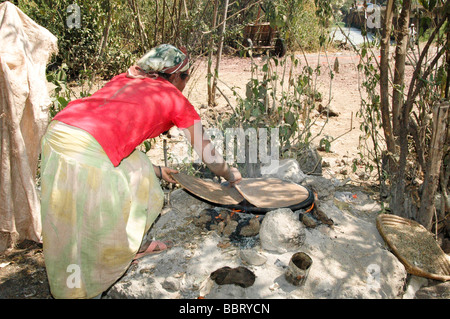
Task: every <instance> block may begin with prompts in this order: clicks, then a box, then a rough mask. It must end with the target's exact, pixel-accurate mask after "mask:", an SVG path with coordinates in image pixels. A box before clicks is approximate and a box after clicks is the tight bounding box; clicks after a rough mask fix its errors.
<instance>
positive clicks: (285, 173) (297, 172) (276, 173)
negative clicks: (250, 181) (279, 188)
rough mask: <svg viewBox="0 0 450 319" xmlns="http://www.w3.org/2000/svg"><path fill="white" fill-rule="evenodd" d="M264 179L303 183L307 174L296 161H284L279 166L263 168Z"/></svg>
mask: <svg viewBox="0 0 450 319" xmlns="http://www.w3.org/2000/svg"><path fill="white" fill-rule="evenodd" d="M261 175H262V176H263V177H275V178H279V179H283V180H287V181H291V182H294V183H301V182H302V181H303V180H304V179H305V178H306V175H305V173H303V172H302V170H301V169H300V165H299V164H298V162H297V161H296V160H295V159H292V158H289V159H282V160H280V161H278V165H273V164H272V165H266V166H262V167H261Z"/></svg>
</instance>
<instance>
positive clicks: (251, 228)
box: [239, 217, 261, 237]
mask: <svg viewBox="0 0 450 319" xmlns="http://www.w3.org/2000/svg"><path fill="white" fill-rule="evenodd" d="M260 228H261V224H260V222H259V219H258V218H257V217H253V218H252V219H250V220H249V222H248V225H245V226H243V227H242V228H241V230H240V231H239V235H241V236H244V237H252V236H256V235H258V233H259V229H260Z"/></svg>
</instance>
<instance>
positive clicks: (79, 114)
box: [53, 73, 200, 166]
mask: <svg viewBox="0 0 450 319" xmlns="http://www.w3.org/2000/svg"><path fill="white" fill-rule="evenodd" d="M53 119H54V120H58V121H61V122H63V123H66V124H68V125H72V126H75V127H78V128H80V129H83V130H85V131H86V132H88V133H89V134H91V135H92V136H93V137H94V138H95V139H96V140H97V142H98V143H99V144H100V145H101V146H102V148H103V150H104V151H105V153H106V155H108V157H109V159H110V160H111V162H112V163H113V165H114V166H117V165H119V164H120V162H121V161H122V159H123V158H125V157H127V156H128V155H130V153H131V152H133V151H134V149H135V148H136V147H137V146H138V145H140V144H141V143H142V142H143V141H145V140H146V139H149V138H153V137H156V136H158V135H160V134H161V133H163V132H165V131H167V130H169V129H170V128H171V127H172V126H174V125H175V126H177V127H179V128H181V129H183V128H188V127H189V126H191V125H193V124H194V122H195V121H199V120H200V117H199V115H198V113H197V112H196V111H195V109H194V107H193V106H192V104H191V103H190V102H189V101H188V99H186V97H185V96H184V95H183V94H182V93H181V92H180V91H179V90H178V89H177V88H176V87H175V86H174V85H173V84H171V83H170V82H169V81H167V80H165V79H163V78H161V77H158V78H157V79H150V78H145V79H131V78H128V77H127V76H126V74H125V73H123V74H120V75H118V76H116V77H114V78H113V79H112V80H111V81H109V82H108V83H107V84H106V85H105V86H104V87H103V88H102V89H100V90H99V91H97V92H96V93H94V94H93V95H91V96H90V97H86V98H83V99H79V100H74V101H72V102H70V103H69V104H68V105H67V107H66V108H64V110H62V111H61V112H59V113H58V114H57V115H56V116H55V117H54V118H53Z"/></svg>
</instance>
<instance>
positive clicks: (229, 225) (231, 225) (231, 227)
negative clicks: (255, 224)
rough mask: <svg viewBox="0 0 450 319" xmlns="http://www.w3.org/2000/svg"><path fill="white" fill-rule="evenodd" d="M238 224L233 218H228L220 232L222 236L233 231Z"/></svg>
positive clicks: (228, 234)
mask: <svg viewBox="0 0 450 319" xmlns="http://www.w3.org/2000/svg"><path fill="white" fill-rule="evenodd" d="M237 225H238V222H237V221H235V220H230V221H229V222H228V223H227V224H226V226H225V227H224V229H223V231H222V234H223V235H224V236H230V235H231V234H232V233H234V231H235V230H236V227H237Z"/></svg>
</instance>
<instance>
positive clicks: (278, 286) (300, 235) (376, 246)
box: [106, 191, 445, 299]
mask: <svg viewBox="0 0 450 319" xmlns="http://www.w3.org/2000/svg"><path fill="white" fill-rule="evenodd" d="M172 194H173V196H172V197H171V204H172V207H170V208H169V210H168V211H166V213H165V214H164V215H163V216H161V218H160V219H159V220H158V221H157V222H156V224H155V225H154V227H153V230H152V234H153V236H154V237H156V238H157V239H171V240H174V241H175V246H174V247H173V248H171V249H170V250H169V251H167V252H164V253H161V254H157V255H150V256H147V257H144V258H142V259H141V261H140V262H139V264H137V265H133V266H132V267H131V268H130V270H129V271H128V273H127V274H126V275H125V276H123V277H122V278H121V279H120V280H119V281H118V282H117V283H116V284H115V285H114V286H113V287H112V288H111V289H110V290H109V292H108V294H107V296H106V298H121V299H127V298H182V299H196V298H198V297H200V296H202V297H205V298H208V299H211V298H221V299H239V298H250V299H271V298H312V299H320V298H323V299H340V298H341V299H342V298H364V299H374V298H380V299H381V298H383V299H394V298H402V296H403V293H404V287H405V282H406V278H407V274H406V271H405V267H404V266H403V265H402V264H401V263H400V262H399V261H398V259H397V258H396V257H395V256H394V255H393V254H392V253H391V252H390V251H389V250H388V249H387V248H386V245H385V243H384V241H383V239H382V238H381V236H380V235H379V233H378V231H377V229H376V226H375V216H373V215H372V214H370V215H368V216H364V218H362V216H360V215H361V214H356V211H354V210H353V209H347V207H346V209H344V210H342V209H341V208H340V207H339V206H337V205H335V202H337V200H336V199H335V198H334V196H333V198H332V199H330V200H322V201H321V202H320V204H321V209H323V211H324V212H326V214H327V216H328V217H329V218H331V219H333V221H334V226H333V227H329V226H327V225H324V224H321V225H318V226H317V227H316V228H314V229H308V228H304V227H303V226H302V224H301V222H300V221H299V219H298V214H296V213H293V212H292V211H291V210H289V209H280V210H277V211H272V212H269V213H266V215H265V216H264V219H263V222H262V223H261V231H262V233H263V234H261V231H260V239H261V241H260V245H257V246H255V247H253V248H252V249H251V251H250V252H249V251H248V250H247V251H241V250H240V249H239V247H236V246H234V245H232V244H231V243H230V242H228V241H227V240H226V238H225V237H224V236H220V235H219V234H218V233H217V232H215V231H211V232H208V231H205V229H204V228H203V229H202V228H200V227H197V226H195V225H194V223H193V222H192V221H193V217H194V216H197V215H198V214H199V213H200V212H201V211H202V210H203V209H204V208H205V205H204V204H203V203H202V202H199V201H197V200H195V199H193V198H190V195H188V194H187V193H185V192H184V191H176V192H173V193H172ZM338 195H339V194H338ZM341 195H342V194H341ZM344 195H345V194H344ZM341 197H342V196H338V198H340V199H341ZM351 198H353V197H351ZM358 199H363V196H362V194H359V193H358ZM366 200H368V199H364V201H362V202H361V203H359V202H358V201H355V200H351V201H349V202H348V205H350V206H353V205H355V204H359V207H358V208H359V209H361V208H362V207H364V209H366V208H367V207H366V206H365V205H361V204H365V203H366ZM195 210H197V211H195ZM153 236H152V237H153ZM298 251H302V252H304V253H306V254H308V255H309V256H310V257H311V259H312V260H313V264H312V266H311V268H310V272H309V275H308V279H307V280H306V282H305V285H304V286H302V287H297V286H294V285H292V284H290V283H289V282H287V281H286V279H285V273H286V269H287V266H288V264H289V260H290V258H291V257H292V255H293V254H294V253H295V252H298ZM250 257H251V258H250ZM255 257H257V258H256V259H255ZM225 266H226V267H231V268H235V267H239V266H245V267H248V268H249V269H250V270H251V271H252V272H253V273H254V274H255V276H256V278H255V282H254V284H253V285H252V286H250V287H247V288H243V287H239V286H236V285H218V284H216V283H215V282H214V281H213V280H211V278H210V275H211V273H212V272H214V271H215V270H217V269H219V268H222V267H225ZM433 293H434V292H433ZM442 295H445V294H442ZM421 297H422V296H421ZM416 298H418V294H416Z"/></svg>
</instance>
